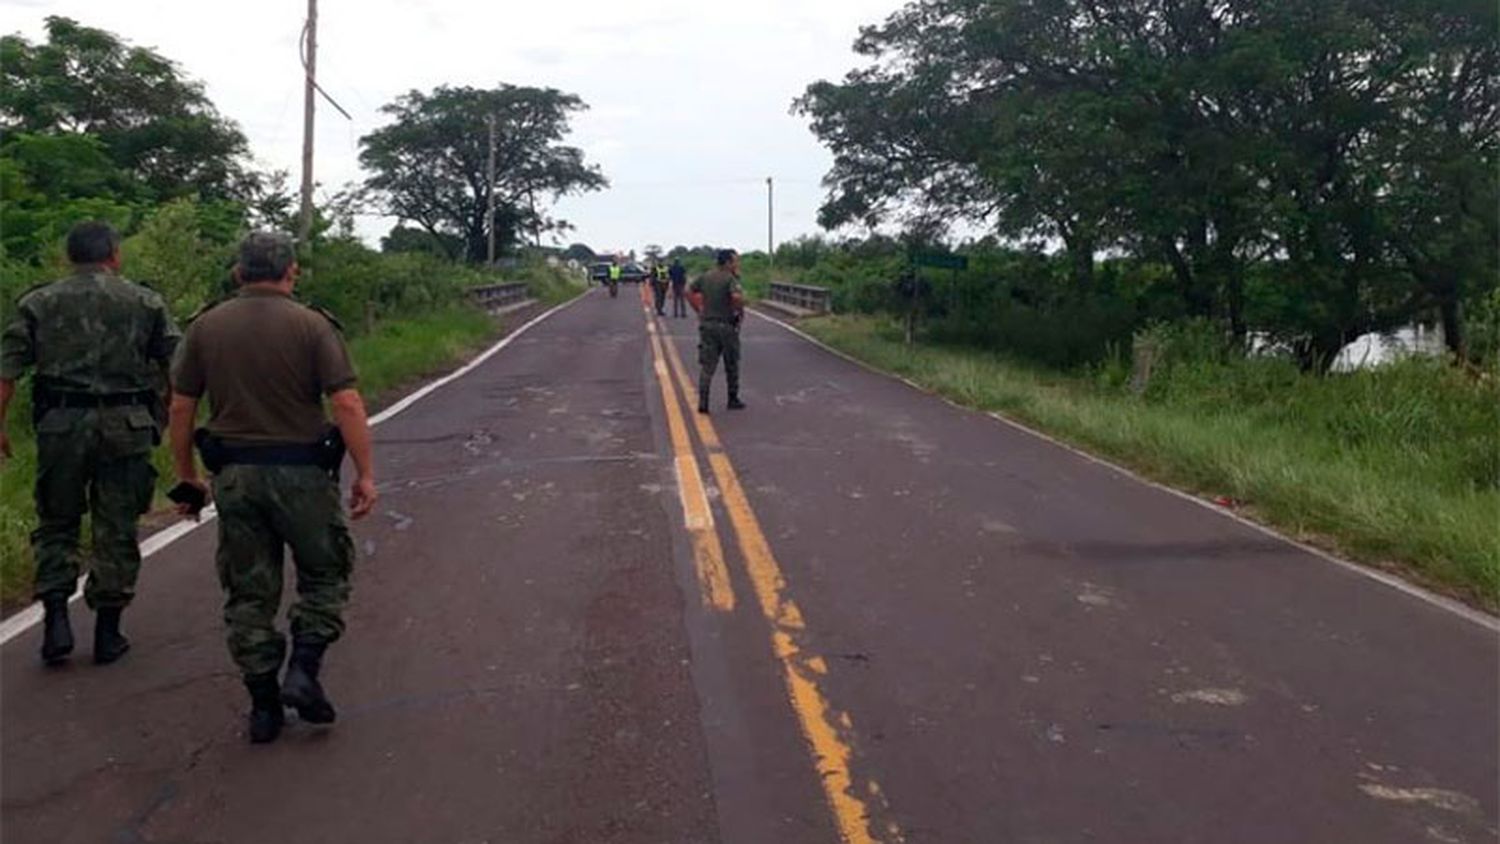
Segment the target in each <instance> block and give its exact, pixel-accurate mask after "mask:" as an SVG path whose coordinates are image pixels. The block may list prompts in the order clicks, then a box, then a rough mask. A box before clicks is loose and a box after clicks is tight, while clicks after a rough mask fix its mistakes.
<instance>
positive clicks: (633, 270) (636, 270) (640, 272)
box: [620, 261, 651, 283]
mask: <svg viewBox="0 0 1500 844" xmlns="http://www.w3.org/2000/svg"><path fill="white" fill-rule="evenodd" d="M650 275H651V274H650V273H648V272H646V268H645V267H643V266H641V265H640V264H637V263H636V262H634V261H631V262H629V263H627V264H622V265H621V266H620V280H621V281H633V282H637V283H639V282H642V281H645V280H646V279H647V278H649V277H650Z"/></svg>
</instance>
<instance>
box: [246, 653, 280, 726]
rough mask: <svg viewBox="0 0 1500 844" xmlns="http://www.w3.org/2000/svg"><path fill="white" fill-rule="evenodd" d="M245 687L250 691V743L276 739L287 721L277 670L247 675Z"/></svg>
mask: <svg viewBox="0 0 1500 844" xmlns="http://www.w3.org/2000/svg"><path fill="white" fill-rule="evenodd" d="M245 689H246V690H247V691H249V692H250V743H251V744H268V743H270V742H273V741H275V740H276V737H277V736H279V735H281V728H282V726H283V725H284V724H285V723H286V713H285V712H282V710H281V689H280V688H279V687H278V686H277V685H276V672H275V671H272V672H270V673H267V674H250V675H246V677H245Z"/></svg>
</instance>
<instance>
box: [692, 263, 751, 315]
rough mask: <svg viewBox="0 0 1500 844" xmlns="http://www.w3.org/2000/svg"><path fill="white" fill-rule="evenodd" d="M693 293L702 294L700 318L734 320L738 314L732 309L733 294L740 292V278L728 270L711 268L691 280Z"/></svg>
mask: <svg viewBox="0 0 1500 844" xmlns="http://www.w3.org/2000/svg"><path fill="white" fill-rule="evenodd" d="M690 289H691V290H692V291H693V292H694V293H702V294H703V311H702V313H700V314H699V317H700V318H701V319H712V320H719V321H721V322H734V319H735V317H736V316H738V314H737V313H736V312H735V310H734V294H736V293H739V292H740V280H739V279H737V278H735V277H734V273H731V272H729V271H728V270H721V269H712V270H709V271H708V272H707V273H704V274H703V277H702V278H699V279H697V280H696V281H694V282H693V286H692V287H691V288H690Z"/></svg>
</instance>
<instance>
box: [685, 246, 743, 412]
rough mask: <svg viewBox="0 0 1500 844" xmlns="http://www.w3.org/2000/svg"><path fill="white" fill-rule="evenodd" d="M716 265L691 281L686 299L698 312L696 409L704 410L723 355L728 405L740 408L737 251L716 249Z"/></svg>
mask: <svg viewBox="0 0 1500 844" xmlns="http://www.w3.org/2000/svg"><path fill="white" fill-rule="evenodd" d="M717 263H718V266H717V267H715V268H714V269H712V270H710V271H709V272H707V273H705V274H704V275H703V277H702V278H699V279H696V280H694V281H693V284H692V287H691V288H689V294H688V300H689V301H690V302H691V303H692V305H693V310H695V311H697V312H698V412H699V413H707V412H708V396H709V392H710V388H712V387H713V383H714V370H716V369H718V368H719V358H721V357H722V358H724V378H725V380H727V381H728V382H729V409H730V410H744V409H745V403H744V402H742V401H740V321H741V320H743V319H744V316H745V294H744V290H743V289H742V288H741V287H740V255H739V253H738V252H736V251H734V250H733V249H720V250H719V254H718V256H717Z"/></svg>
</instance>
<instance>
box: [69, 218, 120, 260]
mask: <svg viewBox="0 0 1500 844" xmlns="http://www.w3.org/2000/svg"><path fill="white" fill-rule="evenodd" d="M118 251H120V233H119V232H117V231H115V227H114V226H111V225H110V224H109V223H106V222H104V221H103V220H88V221H86V222H82V223H78V224H77V225H75V226H73V228H71V229H69V230H68V260H69V261H72V262H73V263H75V264H102V263H104V262H105V261H108V260H109V259H110V258H112V257H114V254H115V253H116V252H118Z"/></svg>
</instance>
